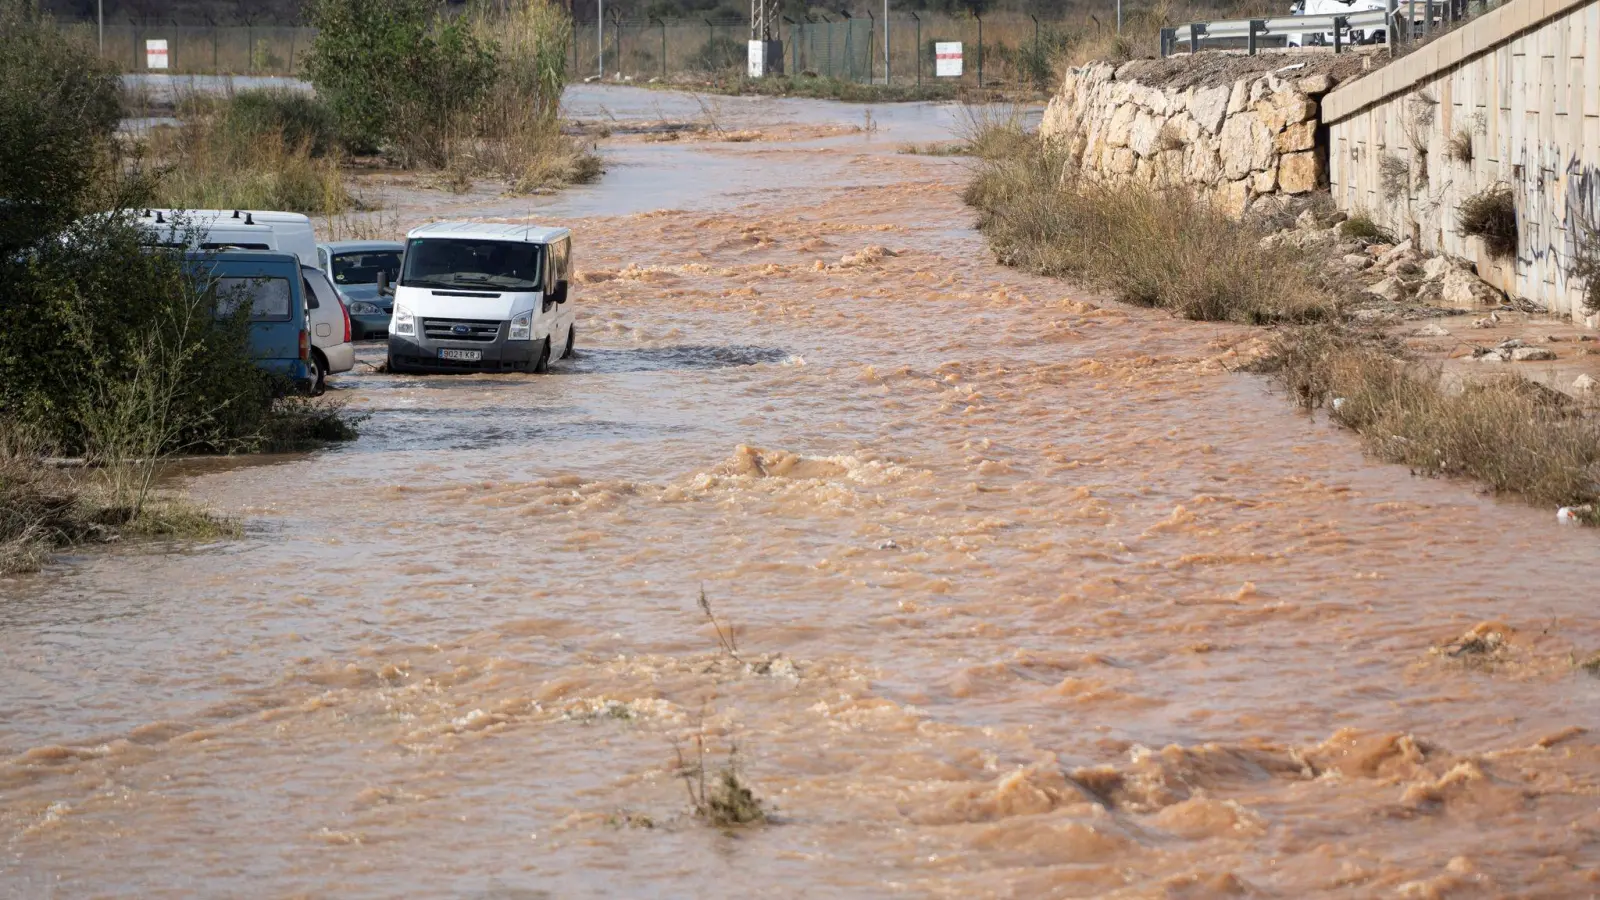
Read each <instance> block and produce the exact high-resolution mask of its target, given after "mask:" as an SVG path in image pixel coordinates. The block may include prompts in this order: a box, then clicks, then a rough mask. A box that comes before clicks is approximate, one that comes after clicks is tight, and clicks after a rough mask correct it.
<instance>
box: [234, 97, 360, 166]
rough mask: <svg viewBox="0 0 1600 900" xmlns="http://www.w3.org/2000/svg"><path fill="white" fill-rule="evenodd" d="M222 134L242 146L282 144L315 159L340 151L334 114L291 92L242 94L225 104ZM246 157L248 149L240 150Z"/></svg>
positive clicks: (316, 101) (326, 108)
mask: <svg viewBox="0 0 1600 900" xmlns="http://www.w3.org/2000/svg"><path fill="white" fill-rule="evenodd" d="M221 119H222V120H221V122H220V123H219V130H220V131H221V132H222V133H223V134H225V135H227V136H228V139H229V140H231V141H235V142H238V143H241V144H254V143H258V142H260V141H270V140H282V141H283V143H284V144H285V145H287V146H289V147H291V148H296V149H299V148H304V149H305V150H307V151H309V152H310V155H312V156H327V155H328V154H330V153H334V152H336V151H337V150H338V147H339V135H338V126H337V123H335V121H334V117H333V110H331V109H329V108H328V105H327V104H326V103H324V102H322V101H321V100H320V99H318V98H317V97H316V96H314V95H312V94H309V93H307V92H305V91H296V90H290V89H288V88H263V89H257V90H246V91H239V92H238V93H236V94H234V95H233V99H232V100H231V101H228V102H226V103H224V104H223V107H222V116H221ZM239 150H240V151H241V153H240V155H244V152H245V151H247V148H245V147H241V148H239Z"/></svg>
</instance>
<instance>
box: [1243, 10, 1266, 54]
mask: <svg viewBox="0 0 1600 900" xmlns="http://www.w3.org/2000/svg"><path fill="white" fill-rule="evenodd" d="M1266 24H1267V23H1266V22H1265V21H1264V20H1262V19H1251V20H1250V36H1249V37H1247V38H1245V48H1246V49H1247V50H1248V52H1249V55H1251V56H1255V55H1256V33H1257V32H1258V31H1259V30H1260V29H1262V28H1264V27H1266Z"/></svg>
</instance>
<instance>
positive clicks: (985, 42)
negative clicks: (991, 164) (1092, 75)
mask: <svg viewBox="0 0 1600 900" xmlns="http://www.w3.org/2000/svg"><path fill="white" fill-rule="evenodd" d="M1074 28H1075V29H1078V30H1081V25H1080V24H1075V25H1074ZM886 31H887V34H888V41H887V50H888V54H889V59H888V66H887V67H885V65H884V51H885V40H884V38H885V32H886ZM1066 34H1067V29H1066V28H1065V27H1064V26H1063V24H1062V23H1058V22H1049V21H1044V20H1041V19H1037V18H1035V17H1033V16H1030V15H1027V14H994V15H991V16H983V17H982V18H979V17H976V16H966V17H956V16H947V15H934V14H922V15H912V14H897V15H894V16H891V17H890V18H889V19H888V20H887V21H886V20H885V19H884V18H883V17H882V16H854V17H852V16H847V15H843V14H821V13H819V14H816V15H813V16H809V17H805V18H802V19H800V20H794V19H791V18H787V17H785V18H784V19H783V21H782V27H781V29H780V31H779V32H778V33H777V34H776V35H774V37H776V38H777V39H778V40H779V41H781V42H782V48H783V60H782V67H783V71H784V72H785V73H787V74H806V73H809V74H812V75H817V76H820V77H825V78H837V79H841V80H845V81H856V82H875V83H879V84H881V83H883V82H884V80H885V78H888V79H889V80H890V81H891V82H892V83H894V84H901V85H904V84H912V83H916V82H917V81H919V80H921V81H925V82H931V81H934V80H941V81H953V82H958V83H962V84H977V83H980V82H983V83H986V84H1000V83H1012V84H1017V83H1026V82H1037V83H1038V84H1039V86H1041V87H1042V86H1044V85H1045V84H1046V83H1047V82H1048V81H1049V79H1050V65H1049V59H1050V55H1051V52H1052V51H1053V49H1055V48H1058V47H1060V46H1061V44H1062V42H1063V41H1064V40H1065V35H1066ZM749 39H750V25H749V23H748V22H747V21H744V20H737V19H699V20H692V19H648V20H607V21H606V23H605V28H604V54H605V65H604V75H605V77H606V78H607V79H615V78H617V77H619V76H621V77H625V78H631V79H634V80H640V81H643V80H648V79H650V78H660V79H662V80H673V79H674V78H678V77H684V76H715V75H733V74H738V73H742V72H744V71H745V70H746V66H747V61H748V49H747V48H748V42H749ZM945 42H959V43H960V44H961V51H962V54H961V55H962V75H961V76H960V77H959V78H940V77H939V76H936V75H935V50H934V45H935V44H937V43H945ZM570 50H571V53H570V56H569V59H568V66H569V70H570V74H571V75H572V77H574V78H582V77H586V76H590V75H598V74H601V71H602V70H601V65H600V55H601V30H600V29H599V28H598V27H597V26H596V24H595V23H593V22H590V23H587V24H581V25H579V26H578V27H577V28H576V29H575V34H574V43H573V46H572V47H571V48H570Z"/></svg>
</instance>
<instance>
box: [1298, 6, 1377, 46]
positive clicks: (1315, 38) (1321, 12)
mask: <svg viewBox="0 0 1600 900" xmlns="http://www.w3.org/2000/svg"><path fill="white" fill-rule="evenodd" d="M1388 8H1389V4H1388V3H1387V2H1386V0H1294V3H1293V4H1292V5H1291V6H1290V7H1289V14H1290V15H1292V16H1345V15H1349V14H1351V13H1358V12H1368V11H1371V10H1388ZM1386 36H1387V35H1386V33H1385V29H1382V28H1373V29H1365V30H1363V29H1360V28H1352V29H1351V30H1350V32H1349V33H1348V34H1346V35H1345V38H1344V41H1345V43H1348V44H1379V43H1382V42H1383V40H1384V38H1385V37H1386ZM1288 44H1289V46H1291V47H1331V46H1333V32H1332V31H1308V32H1302V33H1296V34H1290V35H1289V41H1288Z"/></svg>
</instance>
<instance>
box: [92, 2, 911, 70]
mask: <svg viewBox="0 0 1600 900" xmlns="http://www.w3.org/2000/svg"><path fill="white" fill-rule="evenodd" d="M885 2H887V0H885ZM94 18H95V21H96V22H98V23H99V26H100V55H101V56H105V55H106V0H95V3H94Z"/></svg>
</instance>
